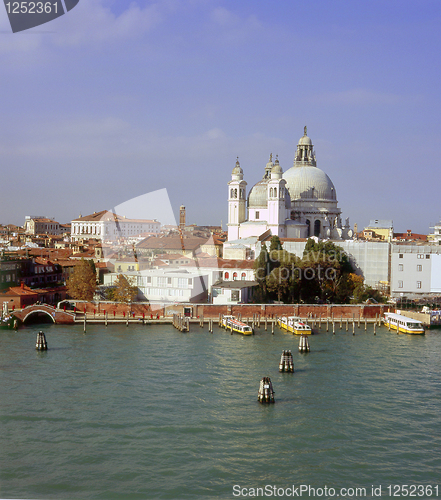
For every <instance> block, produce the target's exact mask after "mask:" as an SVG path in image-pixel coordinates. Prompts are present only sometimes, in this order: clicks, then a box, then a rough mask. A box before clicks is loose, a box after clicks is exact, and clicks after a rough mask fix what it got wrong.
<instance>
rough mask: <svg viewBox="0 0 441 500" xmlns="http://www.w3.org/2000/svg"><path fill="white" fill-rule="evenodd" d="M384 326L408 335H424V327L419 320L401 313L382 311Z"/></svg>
mask: <svg viewBox="0 0 441 500" xmlns="http://www.w3.org/2000/svg"><path fill="white" fill-rule="evenodd" d="M383 323H384V326H387V327H388V328H389V327H390V328H392V329H393V330H397V331H398V333H407V334H409V335H424V333H425V332H424V327H423V324H422V323H421V321H417V320H416V319H412V318H408V317H407V316H403V315H401V314H396V313H384V319H383Z"/></svg>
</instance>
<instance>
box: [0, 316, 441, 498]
mask: <svg viewBox="0 0 441 500" xmlns="http://www.w3.org/2000/svg"><path fill="white" fill-rule="evenodd" d="M43 326H44V331H45V332H46V338H47V342H48V346H49V350H48V351H47V352H37V351H36V350H35V340H36V333H37V331H38V330H39V329H41V328H42V327H43ZM355 333H356V334H355V336H353V335H352V331H351V330H350V331H349V332H345V329H344V328H343V330H340V329H339V327H337V329H336V335H332V332H329V333H326V332H325V331H324V330H322V332H321V333H319V334H318V335H314V336H312V337H310V344H311V352H310V353H309V354H299V353H298V350H297V346H298V337H295V336H292V335H290V334H285V333H282V331H280V330H278V329H276V331H275V334H274V335H271V332H269V331H268V332H265V331H264V329H263V328H261V330H260V331H258V332H257V334H256V335H254V336H252V337H243V336H240V335H230V334H229V333H226V332H225V331H223V330H220V329H215V331H214V333H213V334H210V333H208V331H207V330H206V329H204V330H202V329H200V328H199V327H197V326H192V329H191V332H190V333H187V334H183V333H180V332H178V331H177V330H175V329H173V328H172V327H171V326H148V325H147V326H142V325H136V326H129V327H126V326H125V325H115V326H109V327H107V328H106V327H104V326H98V325H96V326H93V325H90V326H88V331H87V334H85V335H84V334H83V332H82V329H81V327H80V326H78V327H76V326H75V327H69V326H67V327H63V326H49V325H41V326H36V327H29V328H24V329H21V330H19V331H18V332H17V333H14V332H9V331H3V332H1V337H0V338H1V351H0V377H1V378H0V382H1V383H0V404H1V407H0V422H1V433H0V497H1V498H26V499H31V498H32V499H86V498H90V499H129V500H130V499H150V498H151V499H156V498H158V499H203V498H222V499H224V498H225V499H229V498H245V496H244V495H242V496H239V495H238V494H237V493H238V491H241V492H242V493H247V494H248V495H247V498H249V493H251V492H252V491H254V490H252V488H265V486H266V485H271V487H273V486H276V487H277V488H284V489H286V488H289V487H292V485H300V484H304V485H310V486H311V487H314V488H323V487H324V486H325V485H327V486H328V487H332V488H335V489H336V490H337V493H338V491H339V489H340V488H350V487H354V488H355V487H365V488H366V492H367V493H366V496H365V495H355V494H354V495H352V496H347V497H346V498H372V494H371V488H372V485H374V486H378V485H382V495H383V497H390V495H389V491H388V490H387V489H386V488H387V486H388V485H393V484H398V485H402V484H407V485H424V486H426V485H433V486H435V485H437V484H438V482H437V481H439V480H440V471H441V425H440V423H441V422H440V415H441V384H440V376H441V366H440V359H441V331H436V330H434V331H430V332H428V333H427V334H426V335H425V336H407V335H397V334H396V333H393V332H388V331H387V330H386V329H385V328H377V335H376V336H374V335H373V327H372V326H369V327H368V331H367V332H365V331H364V326H363V325H362V327H361V328H360V329H358V328H356V329H355ZM283 349H292V351H293V355H294V365H295V373H294V374H289V373H286V374H285V373H279V371H278V362H279V359H280V355H281V353H282V350H283ZM263 376H269V377H271V380H272V383H273V386H274V389H275V391H276V394H275V397H276V403H275V404H274V405H268V406H266V405H261V404H259V403H257V391H258V387H259V381H260V379H261V378H262V377H263ZM235 485H236V489H233V488H234V487H235ZM239 488H240V489H239ZM244 488H246V489H244ZM255 491H256V492H257V490H255ZM273 491H274V490H273ZM419 491H423V490H419ZM428 491H429V490H424V495H418V498H435V497H436V496H435V494H434V493H435V491H434V492H433V494H432V495H429V494H428V493H427V492H428ZM281 492H282V490H279V493H281ZM267 493H268V490H267ZM288 495H289V492H288ZM274 496H276V495H273V497H274ZM302 496H303V498H308V497H311V495H307V494H305V493H303V495H302ZM415 496H417V495H415ZM438 496H441V484H440V490H439V494H438ZM260 497H261V498H264V496H263V495H260ZM266 497H268V494H267V495H266ZM277 497H278V498H288V496H287V495H282V496H281V495H277ZM316 498H317V496H316ZM320 498H332V497H331V496H329V495H328V496H324V495H323V496H321V497H320ZM394 498H396V497H394Z"/></svg>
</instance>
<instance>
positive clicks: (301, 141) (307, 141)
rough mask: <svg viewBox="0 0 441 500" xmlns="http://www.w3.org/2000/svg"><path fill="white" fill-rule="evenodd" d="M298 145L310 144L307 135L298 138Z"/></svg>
mask: <svg viewBox="0 0 441 500" xmlns="http://www.w3.org/2000/svg"><path fill="white" fill-rule="evenodd" d="M299 146H312V141H311V139H310V138H309V137H308V136H307V135H304V136H303V137H300V139H299Z"/></svg>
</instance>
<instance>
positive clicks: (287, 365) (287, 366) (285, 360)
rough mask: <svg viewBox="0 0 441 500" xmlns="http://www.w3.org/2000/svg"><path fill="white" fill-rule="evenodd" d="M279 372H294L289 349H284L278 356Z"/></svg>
mask: <svg viewBox="0 0 441 500" xmlns="http://www.w3.org/2000/svg"><path fill="white" fill-rule="evenodd" d="M279 372H291V373H293V372H294V362H293V359H292V353H291V351H290V350H284V351H283V352H282V356H281V358H280V363H279Z"/></svg>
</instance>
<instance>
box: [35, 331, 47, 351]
mask: <svg viewBox="0 0 441 500" xmlns="http://www.w3.org/2000/svg"><path fill="white" fill-rule="evenodd" d="M35 349H37V351H47V342H46V337H45V336H44V333H43V332H42V331H41V330H40V331H39V332H38V333H37V343H36V344H35Z"/></svg>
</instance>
